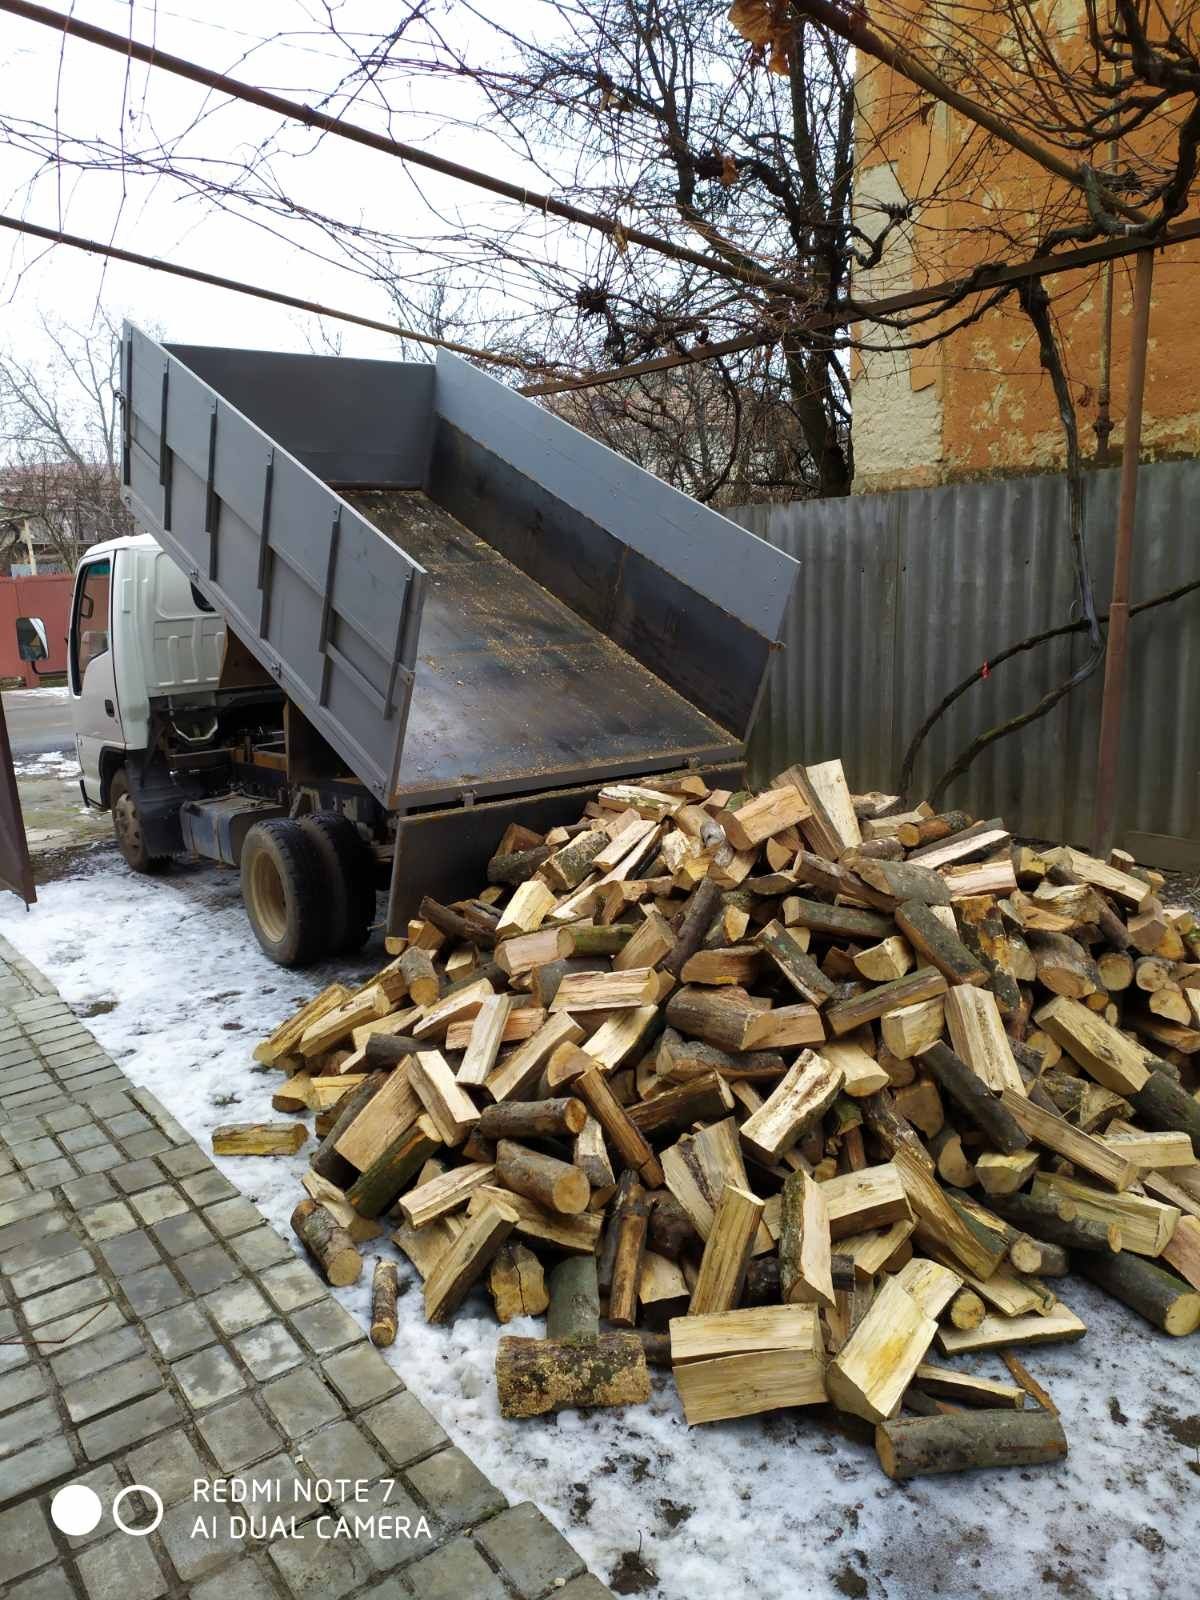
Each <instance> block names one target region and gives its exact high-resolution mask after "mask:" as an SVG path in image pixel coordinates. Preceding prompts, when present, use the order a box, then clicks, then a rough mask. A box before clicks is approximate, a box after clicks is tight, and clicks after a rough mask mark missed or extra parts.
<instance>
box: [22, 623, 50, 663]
mask: <svg viewBox="0 0 1200 1600" xmlns="http://www.w3.org/2000/svg"><path fill="white" fill-rule="evenodd" d="M17 654H18V655H19V656H20V658H21V660H22V661H45V660H46V658H47V656H49V654H50V642H49V640H48V639H47V637H46V624H45V623H44V622H43V621H42V619H41V617H18V618H17Z"/></svg>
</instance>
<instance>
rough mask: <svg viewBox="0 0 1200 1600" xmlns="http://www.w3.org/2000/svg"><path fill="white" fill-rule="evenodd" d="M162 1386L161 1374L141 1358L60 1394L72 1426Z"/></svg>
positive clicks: (76, 1384) (112, 1368)
mask: <svg viewBox="0 0 1200 1600" xmlns="http://www.w3.org/2000/svg"><path fill="white" fill-rule="evenodd" d="M162 1386H163V1380H162V1374H161V1373H160V1372H159V1370H158V1367H157V1365H156V1364H155V1363H154V1362H153V1361H152V1360H151V1359H150V1357H149V1356H147V1355H141V1356H137V1357H135V1358H134V1360H132V1361H126V1362H124V1363H123V1364H122V1365H121V1366H119V1367H110V1368H108V1369H107V1370H106V1371H104V1372H97V1373H95V1374H94V1375H93V1376H91V1377H88V1378H80V1379H79V1381H78V1382H77V1383H70V1384H68V1385H67V1386H66V1388H65V1389H63V1391H62V1402H63V1405H65V1406H66V1408H67V1415H68V1416H69V1417H70V1418H71V1421H72V1422H86V1421H87V1420H88V1419H89V1418H90V1417H95V1416H99V1415H100V1413H101V1412H102V1411H111V1410H112V1409H113V1407H114V1406H119V1405H126V1404H127V1403H128V1402H129V1401H130V1400H136V1399H137V1398H138V1396H139V1395H144V1394H152V1393H153V1392H154V1391H155V1390H156V1389H161V1388H162Z"/></svg>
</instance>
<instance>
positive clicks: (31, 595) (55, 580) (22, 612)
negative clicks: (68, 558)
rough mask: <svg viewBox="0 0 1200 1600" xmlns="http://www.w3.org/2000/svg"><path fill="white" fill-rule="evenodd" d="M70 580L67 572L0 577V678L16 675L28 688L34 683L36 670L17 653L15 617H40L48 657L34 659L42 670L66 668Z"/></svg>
mask: <svg viewBox="0 0 1200 1600" xmlns="http://www.w3.org/2000/svg"><path fill="white" fill-rule="evenodd" d="M74 581H75V580H74V578H72V576H71V574H70V573H68V572H56V573H50V574H48V575H47V576H45V577H38V578H3V577H0V678H20V679H21V681H22V683H23V684H24V685H25V687H26V688H29V689H36V688H37V686H38V681H39V680H38V675H37V673H36V672H34V670H33V668H32V666H31V664H30V663H29V662H28V661H22V660H21V658H20V656H19V655H18V654H17V618H18V617H40V618H41V620H42V621H43V622H44V623H45V625H46V638H47V640H48V642H49V645H50V658H49V660H48V661H39V662H38V663H37V665H38V666H39V667H41V669H42V672H43V674H46V673H51V672H65V671H66V670H67V627H68V624H69V620H70V615H71V587H72V585H73V584H74Z"/></svg>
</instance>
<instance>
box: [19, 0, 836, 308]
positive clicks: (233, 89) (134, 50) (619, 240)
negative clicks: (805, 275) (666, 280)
mask: <svg viewBox="0 0 1200 1600" xmlns="http://www.w3.org/2000/svg"><path fill="white" fill-rule="evenodd" d="M0 11H7V12H9V13H11V15H12V16H14V17H23V18H24V19H25V20H26V21H27V22H36V23H40V24H41V25H42V26H43V27H47V28H53V29H54V30H55V32H56V33H62V34H64V35H66V37H67V38H74V39H80V40H82V41H83V42H84V43H86V44H94V45H99V46H100V47H101V48H102V49H105V50H111V51H113V52H114V53H115V54H116V55H119V56H124V57H125V58H126V59H127V60H134V61H141V62H144V63H145V65H146V66H148V67H156V68H158V69H159V70H160V71H163V72H170V73H174V74H175V76H176V77H180V78H187V79H188V80H189V81H190V82H192V83H199V84H202V85H203V86H204V87H205V88H206V89H213V90H216V92H217V93H218V94H223V95H227V96H229V97H230V98H231V99H235V100H244V101H246V102H247V103H248V104H249V105H253V106H259V107H260V108H261V109H262V110H264V111H273V112H275V113H276V114H277V115H279V116H281V117H285V118H287V119H288V120H289V121H292V122H299V123H302V124H303V125H304V126H305V127H308V128H319V129H321V130H322V132H324V133H329V134H334V135H336V136H337V137H338V138H339V139H349V140H350V141H352V142H353V143H354V144H360V145H365V146H366V147H367V149H369V150H378V151H380V152H382V154H384V155H387V156H397V157H399V159H400V160H401V161H407V162H409V163H411V165H413V166H417V167H427V168H428V169H429V171H431V172H439V173H441V174H442V176H443V177H447V178H453V179H455V180H456V181H457V182H459V183H466V184H470V185H472V186H473V187H474V188H476V189H485V190H487V192H488V193H489V194H495V195H500V196H501V198H503V199H505V200H515V201H516V202H517V204H518V205H522V206H526V207H527V208H528V209H530V210H532V211H540V212H541V213H542V214H543V216H552V217H561V218H563V220H564V221H566V222H574V223H577V224H578V225H580V226H581V227H585V228H593V229H595V230H597V231H598V232H600V233H603V234H607V236H608V237H609V238H610V239H612V240H613V241H614V242H615V243H616V244H617V245H618V246H619V247H621V248H624V247H625V246H626V245H630V244H636V245H639V246H640V247H641V248H642V249H644V250H653V251H656V252H657V253H658V254H659V255H663V256H667V257H669V258H670V259H671V260H673V261H682V262H687V263H688V264H689V265H691V266H694V267H701V268H703V270H704V271H705V272H715V273H718V274H719V275H721V276H722V277H732V278H736V279H737V280H738V281H739V282H741V283H746V284H750V285H753V286H754V287H755V288H760V289H765V290H769V291H770V292H771V293H772V294H780V295H787V296H788V297H790V298H800V299H808V298H809V297H810V295H811V290H810V289H809V288H808V287H807V286H806V285H802V284H796V283H788V282H786V281H785V280H783V279H781V278H776V277H773V276H772V275H771V274H770V273H768V272H764V271H760V270H759V269H758V268H755V267H742V266H739V265H738V264H737V263H736V262H730V261H725V260H718V259H717V258H716V257H715V256H711V255H704V254H703V253H702V252H701V251H699V250H689V249H688V248H687V247H686V246H685V245H678V244H674V243H673V242H672V241H671V240H670V239H660V238H659V237H658V236H657V235H656V234H652V233H645V232H644V231H643V230H642V229H641V228H635V227H626V226H625V224H624V223H622V222H621V221H620V219H619V218H616V217H604V216H601V215H600V214H599V213H598V212H595V211H585V210H583V209H582V208H581V207H580V206H573V205H571V204H569V203H568V202H567V201H565V200H556V199H554V197H553V196H552V195H548V194H539V193H537V192H536V191H535V190H533V189H527V188H525V187H524V186H523V185H521V184H517V183H509V182H508V181H507V180H506V179H504V178H498V177H496V176H494V174H492V173H490V172H480V171H478V170H477V169H476V168H474V167H466V166H463V165H462V163H461V162H458V161H447V160H446V159H445V157H444V156H436V155H433V154H432V153H431V152H430V151H428V150H422V149H421V148H420V147H419V146H417V145H412V144H404V143H402V142H401V141H400V140H399V139H392V138H389V137H388V135H387V134H384V133H375V132H373V131H372V130H371V129H370V128H363V127H360V126H359V125H358V124H357V123H353V122H344V121H343V120H342V119H341V118H340V117H333V116H330V115H329V114H328V113H327V112H324V111H316V110H314V109H313V107H312V106H306V105H304V104H303V103H302V102H301V101H299V100H289V99H287V98H286V97H285V96H284V95H279V94H273V93H271V91H270V90H268V89H260V88H258V87H257V86H256V85H254V84H250V83H243V82H242V81H241V80H240V79H238V78H231V77H229V76H228V75H227V74H226V73H223V72H214V71H212V70H211V68H209V67H202V66H199V65H198V64H197V63H196V62H194V61H188V60H186V59H185V58H184V57H183V56H176V55H171V54H169V53H168V52H167V51H165V50H159V49H158V48H157V47H156V46H154V45H146V44H140V43H138V41H137V40H135V39H130V38H127V37H125V36H123V35H122V34H119V33H112V32H110V31H109V29H107V28H97V27H96V26H95V25H94V24H92V23H90V22H81V21H80V20H79V19H78V18H77V17H67V16H64V15H63V14H62V12H60V11H53V10H51V9H50V8H49V7H48V6H39V5H32V4H30V3H28V0H0Z"/></svg>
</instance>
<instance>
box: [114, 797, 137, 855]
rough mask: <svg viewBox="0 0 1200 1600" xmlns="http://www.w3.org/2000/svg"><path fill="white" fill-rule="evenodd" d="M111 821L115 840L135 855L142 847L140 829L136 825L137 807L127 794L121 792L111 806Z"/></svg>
mask: <svg viewBox="0 0 1200 1600" xmlns="http://www.w3.org/2000/svg"><path fill="white" fill-rule="evenodd" d="M113 822H114V824H115V825H116V830H117V842H118V843H119V844H120V845H121V847H122V849H124V850H126V851H128V852H131V853H132V854H134V855H136V854H137V853H138V851H139V850H140V849H141V847H142V830H141V828H140V827H139V826H138V815H137V808H136V807H135V806H134V803H133V801H132V800H131V799H130V798H129V796H128V795H127V794H123V795H122V796H121V798H120V799H119V800H118V801H117V803H116V805H115V806H114V807H113Z"/></svg>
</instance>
